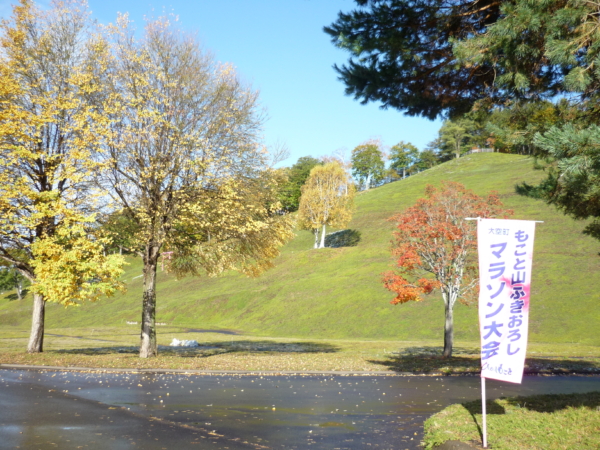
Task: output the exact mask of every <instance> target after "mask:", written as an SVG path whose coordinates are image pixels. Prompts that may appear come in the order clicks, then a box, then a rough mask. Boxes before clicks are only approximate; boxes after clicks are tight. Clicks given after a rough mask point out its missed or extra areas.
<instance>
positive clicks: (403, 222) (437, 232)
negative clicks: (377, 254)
mask: <svg viewBox="0 0 600 450" xmlns="http://www.w3.org/2000/svg"><path fill="white" fill-rule="evenodd" d="M425 193H426V196H427V197H426V198H421V199H419V200H418V201H417V203H416V204H415V205H414V206H412V207H410V208H408V209H407V210H406V211H405V212H403V213H401V214H397V215H395V216H393V217H391V218H390V220H391V221H393V222H396V223H397V231H395V232H394V240H393V244H392V245H393V246H392V255H393V256H394V258H396V266H397V270H396V271H390V272H387V273H385V274H384V275H383V284H384V286H385V287H386V288H387V289H389V290H390V291H392V292H394V293H395V294H396V297H395V298H394V300H392V302H391V303H392V304H399V303H406V302H409V301H420V300H421V299H422V295H423V294H429V293H431V292H433V291H434V290H435V289H439V290H440V291H441V294H442V299H443V301H444V306H445V325H444V353H443V356H444V357H445V358H447V357H450V356H452V346H453V341H454V321H453V309H454V304H455V303H456V301H457V300H458V301H460V302H461V303H464V304H469V303H471V302H472V301H473V300H474V299H475V298H476V294H477V290H478V284H477V281H478V279H477V266H476V254H475V253H476V252H475V250H476V248H477V231H476V223H475V221H468V220H465V218H467V217H481V218H491V217H499V216H507V215H509V214H512V211H510V210H504V209H502V203H501V202H500V199H499V198H498V195H497V194H496V193H495V192H492V193H491V194H490V195H489V196H488V197H487V198H482V197H479V196H478V195H476V194H475V193H473V192H472V191H471V190H468V189H466V188H465V187H464V186H463V185H462V184H460V183H457V182H452V181H443V182H442V186H441V188H436V187H434V186H431V185H428V186H427V188H426V190H425Z"/></svg>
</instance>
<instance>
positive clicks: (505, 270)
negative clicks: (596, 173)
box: [477, 219, 535, 383]
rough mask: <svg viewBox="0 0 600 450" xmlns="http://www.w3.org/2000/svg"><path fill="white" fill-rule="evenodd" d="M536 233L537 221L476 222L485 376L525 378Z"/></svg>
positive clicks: (484, 220)
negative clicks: (524, 369)
mask: <svg viewBox="0 0 600 450" xmlns="http://www.w3.org/2000/svg"><path fill="white" fill-rule="evenodd" d="M534 235H535V222H533V221H524V220H503V219H481V220H479V221H478V222H477V244H478V251H479V282H480V285H479V288H480V290H479V329H480V332H481V376H482V377H485V378H493V379H496V380H503V381H508V382H511V383H521V380H522V378H523V368H524V366H525V354H526V352H527V333H528V323H529V299H530V292H531V269H532V262H533V240H534Z"/></svg>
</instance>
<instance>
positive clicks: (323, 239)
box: [319, 224, 326, 248]
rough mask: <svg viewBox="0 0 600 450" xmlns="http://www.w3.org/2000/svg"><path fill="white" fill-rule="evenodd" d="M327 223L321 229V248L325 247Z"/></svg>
mask: <svg viewBox="0 0 600 450" xmlns="http://www.w3.org/2000/svg"><path fill="white" fill-rule="evenodd" d="M325 226H326V225H325V224H323V229H322V230H321V244H320V245H319V248H325Z"/></svg>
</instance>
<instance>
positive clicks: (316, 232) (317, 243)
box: [314, 228, 319, 248]
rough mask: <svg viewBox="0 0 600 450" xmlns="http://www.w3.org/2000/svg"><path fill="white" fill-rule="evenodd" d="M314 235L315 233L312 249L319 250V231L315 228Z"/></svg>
mask: <svg viewBox="0 0 600 450" xmlns="http://www.w3.org/2000/svg"><path fill="white" fill-rule="evenodd" d="M314 233H315V247H314V248H319V229H318V228H315V229H314Z"/></svg>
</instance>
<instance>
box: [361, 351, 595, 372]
mask: <svg viewBox="0 0 600 450" xmlns="http://www.w3.org/2000/svg"><path fill="white" fill-rule="evenodd" d="M442 352H443V348H442V347H428V346H425V347H407V348H404V349H402V350H400V351H399V352H395V353H390V354H387V355H386V356H385V358H384V359H381V360H370V361H369V362H371V363H374V364H379V365H383V366H386V367H387V368H388V369H389V370H393V371H396V372H417V373H432V372H434V373H440V372H441V373H444V374H448V375H449V374H452V373H473V374H479V373H480V371H481V360H480V357H479V349H477V348H463V347H455V348H454V349H453V356H452V357H451V358H443V357H442ZM598 373H600V358H576V357H572V358H568V359H567V358H560V357H556V358H553V357H539V356H538V357H529V358H527V359H526V360H525V374H554V375H562V374H598Z"/></svg>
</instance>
